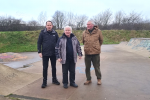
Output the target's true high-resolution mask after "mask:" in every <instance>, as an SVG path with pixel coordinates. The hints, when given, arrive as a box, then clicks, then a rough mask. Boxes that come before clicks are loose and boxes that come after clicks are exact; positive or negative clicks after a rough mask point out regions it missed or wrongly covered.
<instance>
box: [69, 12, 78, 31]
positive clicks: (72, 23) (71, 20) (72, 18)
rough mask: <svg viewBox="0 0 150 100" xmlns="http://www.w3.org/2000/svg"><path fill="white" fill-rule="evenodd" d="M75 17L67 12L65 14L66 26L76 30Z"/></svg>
mask: <svg viewBox="0 0 150 100" xmlns="http://www.w3.org/2000/svg"><path fill="white" fill-rule="evenodd" d="M76 16H77V15H75V14H73V13H72V12H68V13H67V14H66V18H67V20H66V22H67V24H66V25H69V26H71V27H72V28H74V29H75V28H76V24H75V23H76V18H77V17H76Z"/></svg>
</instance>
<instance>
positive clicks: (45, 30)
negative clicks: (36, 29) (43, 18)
mask: <svg viewBox="0 0 150 100" xmlns="http://www.w3.org/2000/svg"><path fill="white" fill-rule="evenodd" d="M46 32H47V29H46V28H45V29H44V33H46ZM52 33H56V31H54V30H53V29H52Z"/></svg>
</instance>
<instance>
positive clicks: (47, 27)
mask: <svg viewBox="0 0 150 100" xmlns="http://www.w3.org/2000/svg"><path fill="white" fill-rule="evenodd" d="M52 28H53V23H52V22H51V21H47V22H46V29H47V31H51V30H52Z"/></svg>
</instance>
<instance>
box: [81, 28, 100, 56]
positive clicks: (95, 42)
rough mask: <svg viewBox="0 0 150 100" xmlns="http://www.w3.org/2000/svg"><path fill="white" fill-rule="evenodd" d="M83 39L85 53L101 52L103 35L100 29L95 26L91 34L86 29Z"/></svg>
mask: <svg viewBox="0 0 150 100" xmlns="http://www.w3.org/2000/svg"><path fill="white" fill-rule="evenodd" d="M82 41H83V44H84V52H85V55H93V54H100V53H101V45H102V43H103V36H102V32H101V30H100V29H98V27H97V26H94V30H93V31H92V33H91V34H90V33H89V31H88V30H87V29H86V30H85V31H84V32H83V36H82Z"/></svg>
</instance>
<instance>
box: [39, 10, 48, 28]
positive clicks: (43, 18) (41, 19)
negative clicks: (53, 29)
mask: <svg viewBox="0 0 150 100" xmlns="http://www.w3.org/2000/svg"><path fill="white" fill-rule="evenodd" d="M38 21H39V24H40V25H42V26H45V23H46V21H47V13H46V11H45V12H44V11H41V12H40V14H39V16H38Z"/></svg>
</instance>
